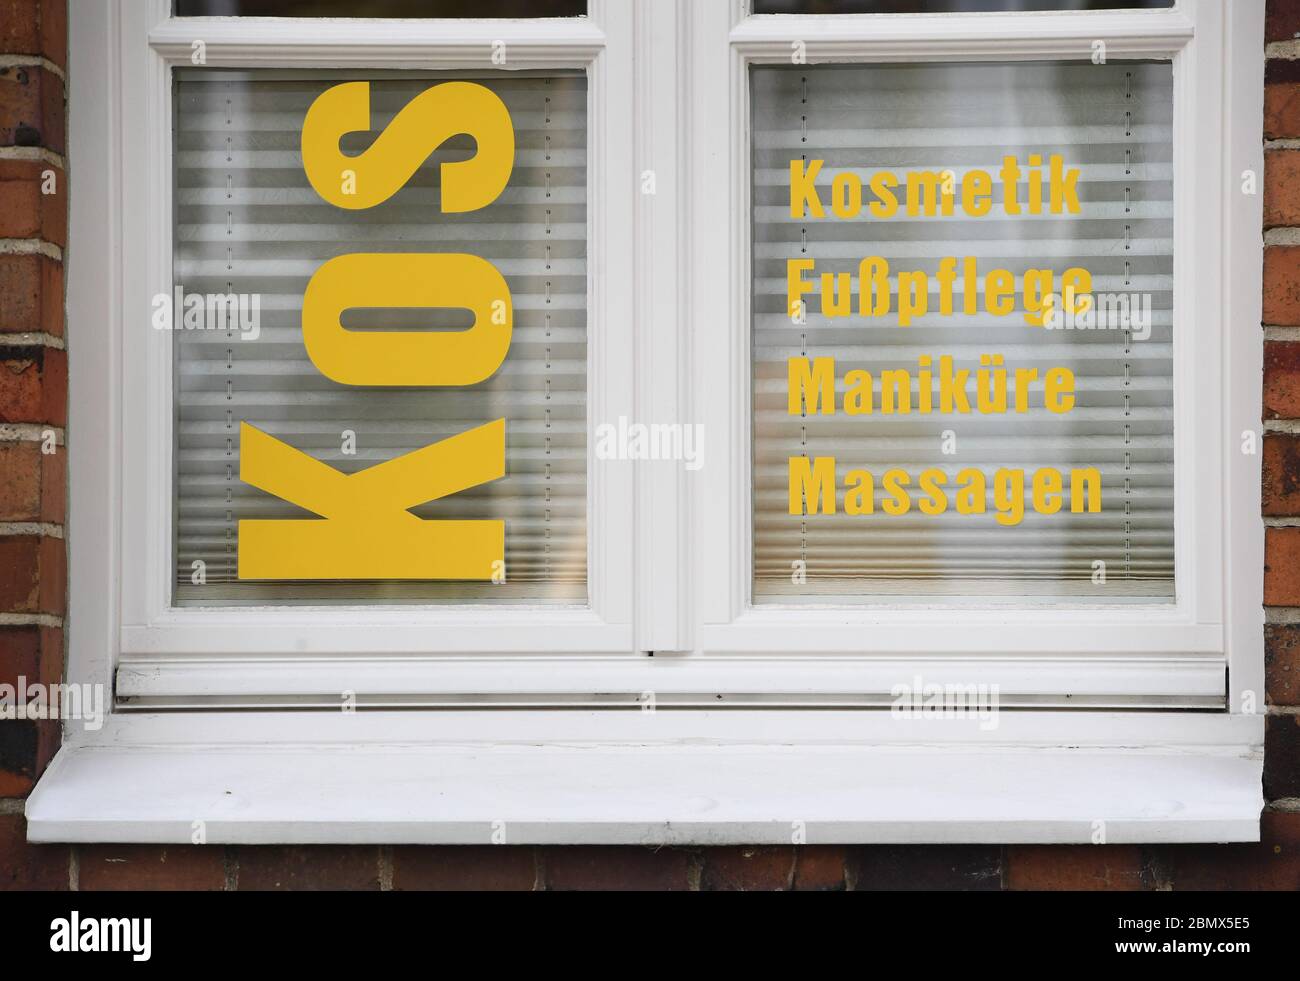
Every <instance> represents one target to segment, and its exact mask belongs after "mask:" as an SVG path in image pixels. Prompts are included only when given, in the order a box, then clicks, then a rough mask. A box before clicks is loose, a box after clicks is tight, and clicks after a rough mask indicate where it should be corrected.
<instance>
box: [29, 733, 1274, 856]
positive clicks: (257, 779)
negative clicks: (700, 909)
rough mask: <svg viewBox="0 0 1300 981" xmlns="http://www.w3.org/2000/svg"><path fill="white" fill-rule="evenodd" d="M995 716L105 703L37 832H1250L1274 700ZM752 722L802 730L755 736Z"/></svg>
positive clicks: (606, 836)
mask: <svg viewBox="0 0 1300 981" xmlns="http://www.w3.org/2000/svg"><path fill="white" fill-rule="evenodd" d="M654 715H657V716H659V717H661V718H660V719H653V718H649V717H647V716H654ZM1004 715H1005V716H1009V718H1007V719H1005V720H1003V721H1002V722H1001V724H1000V725H999V730H1000V731H995V732H992V733H984V732H982V731H980V730H978V728H977V727H976V726H974V725H969V726H968V725H967V723H966V722H965V721H961V722H958V721H955V720H949V721H937V720H934V721H925V722H920V723H914V722H910V721H904V722H901V723H900V721H899V720H897V719H893V720H891V719H890V718H889V716H888V715H887V713H857V714H854V713H840V712H820V713H802V714H800V713H785V712H766V713H760V712H733V713H721V712H715V713H685V712H676V713H673V712H664V711H661V712H659V713H617V714H612V713H581V712H574V713H565V712H558V713H556V712H553V713H509V712H495V713H477V712H469V713H441V714H435V715H429V714H425V713H406V714H403V715H398V716H394V715H386V716H385V714H382V713H375V714H373V715H369V714H365V715H358V716H354V717H352V718H347V717H343V716H341V713H340V714H339V715H333V714H332V715H331V716H330V718H329V719H328V720H325V719H322V718H319V717H317V718H314V719H312V720H311V721H310V722H309V723H307V726H308V727H309V728H310V729H311V730H312V732H311V733H309V734H308V735H309V736H310V738H308V739H306V740H305V741H304V740H301V739H300V740H298V741H289V740H286V739H283V738H281V739H280V741H279V744H278V745H276V744H274V738H273V736H272V735H271V729H274V728H283V727H284V726H285V725H294V726H298V725H302V723H298V722H293V721H292V719H291V718H286V717H285V716H277V715H276V714H275V713H266V714H264V715H262V716H260V717H259V716H252V715H242V716H226V715H221V714H211V715H207V716H206V717H205V718H204V721H203V722H202V723H201V724H202V725H204V726H205V727H209V728H212V726H213V722H212V720H225V726H228V727H229V728H225V729H224V731H226V732H238V733H239V736H240V741H234V740H233V739H229V738H225V737H221V736H218V737H216V738H213V739H212V740H211V741H203V742H196V741H189V742H185V741H180V742H177V741H174V740H172V739H170V738H169V734H174V733H175V732H176V731H179V730H180V729H181V728H182V727H184V726H190V727H193V726H195V725H198V724H200V723H199V722H198V721H197V720H195V719H193V718H192V717H191V718H189V719H186V718H184V717H179V716H170V717H168V716H162V715H159V716H135V717H132V716H115V717H113V719H111V720H110V723H109V725H108V726H107V727H106V728H105V729H104V730H102V731H101V732H99V733H97V734H83V735H81V736H79V737H78V736H73V737H72V738H71V741H70V743H69V745H67V746H65V747H64V748H63V749H62V750H61V751H60V753H59V754H58V756H57V757H56V759H55V761H54V762H53V764H52V765H51V766H50V768H49V770H48V771H47V772H46V774H45V776H44V777H43V778H42V779H41V781H40V783H39V785H38V786H37V788H36V790H35V792H34V793H33V794H32V796H31V798H30V799H29V800H28V803H27V821H28V834H29V837H30V839H31V840H32V841H41V842H53V841H62V842H157V843H188V842H190V841H192V840H193V839H194V836H195V834H196V829H197V828H198V827H199V826H198V825H197V824H196V822H202V829H203V832H204V835H205V836H206V842H207V843H208V844H274V843H298V844H313V843H376V844H399V843H402V844H407V843H409V844H456V845H467V844H488V843H493V842H494V834H495V836H496V840H498V841H499V839H500V838H501V836H502V834H504V841H505V843H508V844H644V845H686V844H692V845H709V844H768V843H770V844H789V843H791V842H792V841H795V840H797V839H798V836H799V835H800V834H802V839H801V840H802V841H806V842H808V843H813V844H816V843H870V842H879V843H921V842H981V843H1003V842H1005V843H1012V842H1077V843H1085V844H1086V843H1090V842H1095V841H1096V840H1097V837H1098V835H1099V834H1102V833H1104V840H1105V841H1106V842H1107V843H1136V842H1153V841H1160V842H1210V841H1214V842H1226V841H1257V840H1258V837H1259V812H1260V809H1261V807H1262V805H1263V798H1262V793H1261V787H1260V772H1261V759H1262V751H1261V745H1260V744H1261V743H1262V737H1263V720H1262V717H1250V716H1244V717H1243V716H1227V715H1212V714H1198V715H1186V714H1181V715H1174V714H1165V715H1157V714H1152V715H1145V714H1138V713H1129V714H1110V713H1055V714H1053V715H1049V714H1048V713H1004ZM523 717H527V720H526V724H529V723H530V724H533V725H535V726H536V727H537V728H536V732H535V734H533V735H528V734H525V733H522V732H521V731H520V725H521V721H524V720H523ZM796 717H797V718H796ZM298 718H299V719H302V718H304V716H302V715H299V716H298ZM784 721H789V722H791V726H790V727H789V728H787V727H785V725H784ZM918 726H919V728H918ZM348 727H350V728H348ZM750 727H752V731H753V732H754V733H758V732H762V731H765V732H766V733H768V737H769V739H770V738H771V733H774V732H782V733H792V735H791V736H789V737H788V739H789V741H784V742H782V743H781V744H780V745H776V744H772V743H770V742H769V743H764V741H762V740H758V739H754V738H750V737H748V736H746V735H745V733H746V730H747V729H748V728H750ZM222 729H223V727H222V726H221V725H218V726H216V727H215V728H212V731H213V732H218V731H220V730H222ZM417 730H418V731H420V732H422V733H424V735H423V736H422V737H421V738H418V739H408V738H406V733H407V732H411V733H414V732H415V731H417ZM489 731H495V732H496V734H497V735H496V737H495V738H494V739H491V740H489V739H488V738H486V736H485V735H482V734H485V733H487V732H489ZM598 731H599V732H602V733H604V735H602V736H599V737H596V736H595V735H594V734H595V733H597V732H598ZM638 731H639V733H640V735H637V732H638ZM653 732H657V733H658V735H654V736H651V735H650V733H653ZM1035 732H1036V733H1037V735H1034V733H1035ZM506 733H511V735H510V736H509V741H506V739H507V737H506V735H505V734H506ZM692 733H693V734H692ZM724 733H731V734H733V735H724ZM737 733H739V734H740V735H739V738H737V736H736V735H734V734H737ZM1141 733H1145V738H1139V737H1138V734H1141ZM87 735H93V736H94V738H93V740H88V739H87V738H86V736H87ZM661 736H662V738H660V737H661ZM920 736H925V738H924V739H922V738H919V737H920Z"/></svg>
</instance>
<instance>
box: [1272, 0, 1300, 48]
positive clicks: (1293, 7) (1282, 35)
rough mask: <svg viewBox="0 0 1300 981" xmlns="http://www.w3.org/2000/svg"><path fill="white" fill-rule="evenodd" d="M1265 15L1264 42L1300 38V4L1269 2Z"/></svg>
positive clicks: (1287, 0)
mask: <svg viewBox="0 0 1300 981" xmlns="http://www.w3.org/2000/svg"><path fill="white" fill-rule="evenodd" d="M1265 9H1266V10H1267V13H1266V14H1265V15H1264V40H1265V41H1289V40H1291V39H1292V38H1295V37H1300V2H1297V0H1268V6H1267V8H1265Z"/></svg>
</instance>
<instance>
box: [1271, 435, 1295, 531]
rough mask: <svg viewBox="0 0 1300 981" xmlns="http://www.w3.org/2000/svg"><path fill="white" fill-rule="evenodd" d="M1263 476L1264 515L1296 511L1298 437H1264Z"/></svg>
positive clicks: (1286, 514)
mask: <svg viewBox="0 0 1300 981" xmlns="http://www.w3.org/2000/svg"><path fill="white" fill-rule="evenodd" d="M1263 477H1264V479H1263V508H1264V514H1266V515H1272V516H1288V515H1295V514H1300V436H1295V435H1293V434H1291V433H1268V434H1266V435H1265V436H1264V460H1263Z"/></svg>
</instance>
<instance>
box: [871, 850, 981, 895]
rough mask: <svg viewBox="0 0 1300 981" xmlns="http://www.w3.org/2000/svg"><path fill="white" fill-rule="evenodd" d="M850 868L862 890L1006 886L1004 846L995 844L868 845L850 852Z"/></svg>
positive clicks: (973, 889)
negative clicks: (1004, 880) (1002, 847)
mask: <svg viewBox="0 0 1300 981" xmlns="http://www.w3.org/2000/svg"><path fill="white" fill-rule="evenodd" d="M848 868H849V874H850V876H851V881H852V884H853V888H854V889H855V890H858V891H862V892H875V891H900V892H902V891H918V890H933V889H945V890H947V889H954V890H968V891H976V890H978V891H997V890H999V889H1001V888H1002V849H1001V848H998V847H996V846H994V845H864V846H862V847H861V848H855V849H853V850H852V851H851V852H850V855H849V861H848Z"/></svg>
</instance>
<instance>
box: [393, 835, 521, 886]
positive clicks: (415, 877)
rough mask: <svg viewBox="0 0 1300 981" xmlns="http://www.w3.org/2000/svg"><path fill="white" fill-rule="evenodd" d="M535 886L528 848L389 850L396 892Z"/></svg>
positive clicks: (415, 848)
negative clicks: (391, 853) (391, 857)
mask: <svg viewBox="0 0 1300 981" xmlns="http://www.w3.org/2000/svg"><path fill="white" fill-rule="evenodd" d="M536 885H537V856H536V853H535V852H534V851H533V849H531V848H517V847H514V846H510V845H478V846H466V847H462V848H432V847H404V848H394V849H393V888H394V889H396V890H399V891H401V890H415V891H436V892H443V891H458V892H528V891H531V890H532V889H534V888H536Z"/></svg>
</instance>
